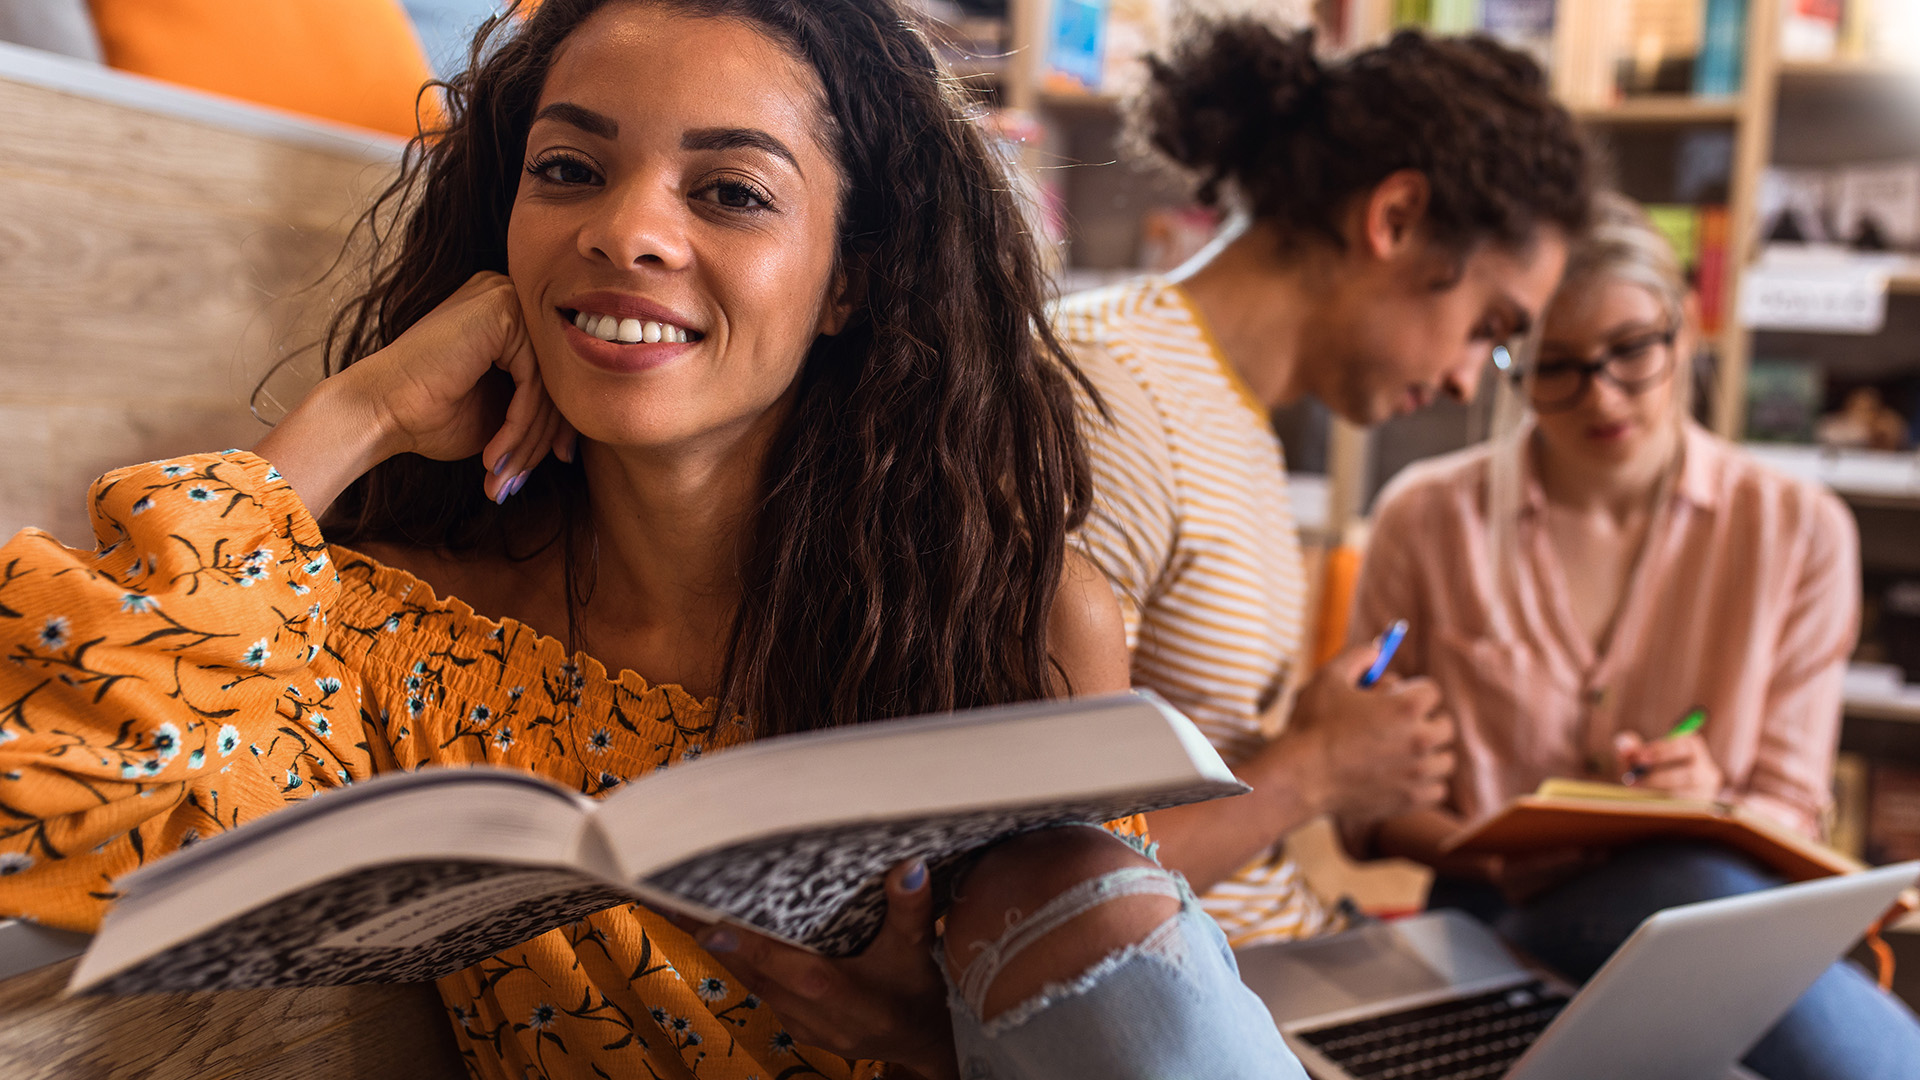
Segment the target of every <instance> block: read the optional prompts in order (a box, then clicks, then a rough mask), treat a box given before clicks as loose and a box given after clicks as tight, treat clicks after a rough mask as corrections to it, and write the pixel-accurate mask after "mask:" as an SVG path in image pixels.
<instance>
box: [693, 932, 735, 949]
mask: <svg viewBox="0 0 1920 1080" xmlns="http://www.w3.org/2000/svg"><path fill="white" fill-rule="evenodd" d="M700 947H701V948H703V949H706V950H707V951H708V952H711V953H730V952H732V951H733V950H735V949H737V948H739V947H740V939H739V938H737V937H734V936H733V931H731V930H714V931H711V932H710V933H708V934H707V936H706V937H705V938H703V939H701V941H700Z"/></svg>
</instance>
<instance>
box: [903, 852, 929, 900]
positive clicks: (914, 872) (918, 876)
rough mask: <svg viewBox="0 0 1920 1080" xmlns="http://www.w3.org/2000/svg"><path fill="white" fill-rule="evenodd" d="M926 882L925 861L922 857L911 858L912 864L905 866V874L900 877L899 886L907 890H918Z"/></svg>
mask: <svg viewBox="0 0 1920 1080" xmlns="http://www.w3.org/2000/svg"><path fill="white" fill-rule="evenodd" d="M926 883H927V863H926V860H924V859H915V860H913V865H912V866H909V867H907V872H906V874H904V875H903V876H902V877H901V878H900V887H901V888H903V889H905V890H907V891H908V892H919V891H920V887H921V886H923V885H925V884H926Z"/></svg>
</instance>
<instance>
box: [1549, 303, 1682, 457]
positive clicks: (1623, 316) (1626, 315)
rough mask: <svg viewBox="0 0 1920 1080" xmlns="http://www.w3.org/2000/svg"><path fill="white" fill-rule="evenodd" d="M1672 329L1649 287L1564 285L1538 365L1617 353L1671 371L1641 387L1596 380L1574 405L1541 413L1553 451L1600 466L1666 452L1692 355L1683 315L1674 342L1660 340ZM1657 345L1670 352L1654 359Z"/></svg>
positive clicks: (1551, 312) (1671, 321)
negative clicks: (1683, 362)
mask: <svg viewBox="0 0 1920 1080" xmlns="http://www.w3.org/2000/svg"><path fill="white" fill-rule="evenodd" d="M1675 329H1676V325H1675V319H1674V316H1673V315H1672V314H1671V313H1670V312H1669V311H1668V310H1667V307H1666V305H1665V304H1663V303H1661V301H1660V298H1659V297H1658V296H1656V295H1655V294H1654V293H1653V292H1652V291H1651V290H1649V289H1648V288H1647V287H1646V286H1644V285H1640V284H1637V283H1635V282H1631V281H1623V280H1621V279H1619V278H1611V277H1599V278H1594V279H1591V280H1589V281H1576V282H1573V283H1571V284H1570V285H1569V287H1568V288H1566V289H1563V290H1561V293H1560V295H1559V296H1558V297H1556V298H1555V299H1554V302H1553V306H1552V307H1551V308H1550V309H1548V311H1547V321H1546V326H1545V329H1544V331H1543V332H1542V335H1541V341H1540V358H1539V359H1540V363H1542V364H1547V363H1552V362H1556V361H1562V360H1568V359H1573V360H1588V361H1592V360H1597V359H1599V357H1600V355H1601V354H1602V353H1603V352H1606V351H1608V350H1613V351H1616V352H1618V353H1621V354H1623V356H1628V355H1629V354H1630V359H1631V362H1633V363H1638V364H1643V365H1648V364H1653V362H1654V361H1657V360H1660V359H1664V360H1665V361H1666V363H1665V364H1664V365H1655V366H1649V367H1648V370H1656V369H1657V370H1662V371H1664V372H1665V373H1666V374H1665V376H1664V377H1661V378H1658V379H1653V380H1649V381H1648V382H1647V384H1645V385H1643V386H1641V387H1640V388H1639V390H1638V392H1630V391H1629V390H1627V389H1624V388H1622V387H1621V386H1619V385H1617V384H1615V383H1614V382H1613V381H1611V380H1609V379H1605V378H1599V377H1595V378H1592V379H1590V380H1589V381H1588V384H1587V389H1586V392H1585V393H1584V394H1582V395H1581V396H1580V397H1579V399H1578V400H1577V401H1575V402H1574V403H1573V404H1572V405H1570V406H1568V407H1565V408H1560V409H1542V410H1540V411H1539V414H1538V420H1537V424H1538V430H1539V432H1540V437H1541V438H1542V439H1544V440H1545V441H1546V444H1547V449H1548V452H1549V453H1552V454H1554V455H1556V456H1564V457H1565V458H1566V459H1567V460H1571V461H1582V462H1587V463H1590V464H1595V465H1619V464H1626V463H1629V462H1633V461H1636V460H1639V459H1640V458H1641V457H1642V456H1644V455H1650V454H1663V453H1665V452H1667V448H1668V447H1669V446H1670V445H1671V440H1672V437H1673V434H1674V431H1675V425H1676V424H1677V422H1678V420H1679V409H1678V408H1677V406H1676V403H1675V393H1676V388H1677V387H1678V385H1679V378H1678V377H1677V376H1678V373H1679V372H1680V370H1681V369H1682V367H1683V365H1681V364H1680V363H1679V359H1680V358H1681V357H1685V356H1688V355H1690V352H1689V350H1690V349H1691V348H1692V336H1691V332H1690V328H1689V327H1688V326H1687V325H1686V321H1685V320H1684V319H1682V320H1679V326H1678V327H1677V329H1678V333H1677V334H1676V335H1675V336H1674V337H1673V338H1672V340H1671V342H1668V341H1666V340H1663V337H1664V335H1666V334H1668V333H1670V332H1673V331H1674V330H1675ZM1652 350H1657V351H1660V352H1664V353H1666V354H1667V355H1666V356H1665V357H1657V356H1655V357H1652V359H1651V360H1649V359H1647V357H1648V356H1649V355H1650V351H1652ZM1619 366H1620V365H1619V364H1616V367H1619Z"/></svg>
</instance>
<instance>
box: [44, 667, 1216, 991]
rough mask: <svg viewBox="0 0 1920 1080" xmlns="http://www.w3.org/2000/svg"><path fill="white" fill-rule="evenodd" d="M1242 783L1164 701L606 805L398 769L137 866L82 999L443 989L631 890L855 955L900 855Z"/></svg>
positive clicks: (916, 726) (815, 739)
mask: <svg viewBox="0 0 1920 1080" xmlns="http://www.w3.org/2000/svg"><path fill="white" fill-rule="evenodd" d="M1246 790H1248V789H1247V787H1246V786H1245V785H1244V784H1241V783H1240V782H1239V781H1238V780H1236V779H1234V776H1233V774H1232V773H1231V772H1229V771H1228V770H1227V767H1226V766H1225V765H1224V764H1222V763H1221V761H1220V758H1219V756H1218V755H1216V754H1215V753H1214V751H1213V748H1212V747H1210V746H1209V745H1207V741H1206V739H1205V738H1204V737H1203V736H1202V735H1201V734H1200V733H1199V731H1197V730H1196V729H1195V728H1194V726H1193V724H1192V722H1191V721H1189V720H1188V719H1187V718H1186V717H1184V716H1182V715H1181V714H1180V713H1179V712H1178V711H1176V710H1175V709H1174V708H1173V707H1171V706H1169V705H1168V704H1167V703H1166V702H1164V701H1162V700H1160V699H1159V698H1158V697H1156V696H1153V695H1152V694H1150V693H1145V692H1135V693H1132V694H1125V695H1118V696H1114V697H1105V698H1089V699H1082V700H1077V701H1064V702H1041V703H1034V704H1026V705H1018V706H1009V707H1001V708H992V709H980V710H974V711H969V712H961V713H952V714H946V715H940V716H929V717H920V718H915V719H909V720H892V721H885V722H881V723H874V724H863V725H859V726H857V727H849V728H840V729H836V730H832V731H820V732H808V733H804V734H799V735H788V736H781V737H778V738H770V739H763V740H760V741H758V742H754V743H750V744H747V745H745V746H741V747H738V748H734V749H729V750H726V751H723V752H717V753H713V754H711V755H709V756H707V757H705V758H703V759H701V760H699V761H694V762H689V763H687V764H684V765H679V766H676V767H674V768H672V769H668V770H665V771H663V772H660V773H657V774H653V775H649V776H646V777H645V778H642V779H638V780H636V781H634V782H633V783H631V784H629V785H628V786H627V787H626V788H624V789H623V790H621V791H619V792H618V793H616V794H614V795H612V796H609V797H608V798H606V799H604V800H602V801H599V802H596V801H594V800H591V799H588V798H586V797H584V796H582V795H579V794H577V793H575V792H572V791H568V790H566V789H563V788H561V787H559V786H558V785H556V784H553V783H550V782H548V781H546V780H544V779H541V778H539V777H535V776H532V775H530V774H527V773H524V772H517V771H510V770H506V769H494V768H487V767H477V768H462V769H428V770H423V771H419V772H413V773H399V774H394V775H390V776H383V777H378V778H376V779H374V780H372V781H369V782H367V783H363V784H356V785H353V786H352V787H348V788H345V789H342V790H338V791H333V792H328V793H325V794H321V795H318V796H315V797H314V798H312V799H309V800H308V801H306V802H305V803H301V804H298V805H295V806H290V807H288V808H287V809H285V810H280V811H276V812H274V813H273V814H270V815H268V816H267V817H265V818H262V819H260V820H258V821H254V822H250V823H248V824H246V825H244V826H242V827H240V828H238V829H235V830H233V831H232V832H229V833H224V834H222V835H220V836H216V837H214V838H212V839H209V840H207V841H205V842H203V843H200V844H197V845H195V846H193V847H191V848H188V849H186V850H184V851H182V852H180V853H178V854H176V855H173V856H171V857H169V858H166V859H163V860H160V861H159V862H157V863H154V864H153V865H151V866H148V867H146V868H144V869H141V870H139V871H136V872H135V873H133V874H130V875H128V876H127V877H126V878H124V879H122V880H121V881H120V882H118V885H119V888H120V890H121V893H122V896H121V898H120V900H119V901H118V902H117V903H116V904H115V906H114V908H113V909H112V910H111V911H110V912H109V913H108V915H107V918H106V921H105V923H104V925H102V927H101V929H100V933H99V935H98V936H96V937H95V939H94V942H93V945H92V947H91V948H89V949H88V951H87V954H86V956H85V957H84V958H83V959H82V960H81V962H80V965H79V967H78V968H77V969H76V970H75V972H74V977H73V983H72V989H73V990H74V991H76V992H83V993H142V992H150V991H160V990H214V989H235V988H242V987H264V986H312V985H328V984H338V983H354V982H401V981H413V980H421V979H433V978H438V977H440V976H442V975H446V974H449V973H451V972H454V971H458V970H460V969H462V968H464V967H467V966H469V965H471V964H473V963H475V962H477V961H479V960H481V959H483V958H485V957H487V956H490V955H492V954H493V953H495V952H498V951H499V950H501V949H504V948H508V947H510V946H512V945H514V944H517V943H519V942H521V941H525V940H527V939H528V938H531V937H534V936H536V935H538V934H541V933H544V932H545V931H548V930H551V929H553V928H554V927H557V926H563V925H566V924H567V923H570V922H573V921H575V920H578V919H580V918H582V917H584V916H586V915H588V914H591V913H593V912H595V911H599V910H601V909H603V908H606V907H610V906H613V905H616V904H620V903H625V902H629V901H635V900H638V901H641V902H643V903H645V904H647V905H649V906H651V907H655V908H657V909H660V910H664V911H677V912H682V913H685V914H688V915H691V916H694V917H696V918H700V919H705V920H717V921H730V922H737V923H740V924H743V925H746V926H748V927H749V928H751V929H753V930H756V931H758V932H760V933H763V934H768V935H771V936H774V937H778V938H782V939H784V940H786V941H789V942H792V943H795V944H799V945H802V946H805V947H808V948H811V949H816V950H818V951H820V952H822V953H826V954H828V955H836V956H838V955H848V954H851V953H855V952H858V951H859V950H860V949H861V948H863V947H864V946H865V944H866V943H867V942H868V941H869V940H871V939H872V937H873V935H874V933H876V932H877V931H878V929H879V926H880V922H881V920H882V918H883V917H884V915H885V911H886V894H885V889H884V884H883V880H882V879H883V877H884V875H885V874H886V872H887V871H888V870H889V869H890V868H892V867H893V866H894V865H896V864H897V863H899V862H901V861H903V860H906V859H910V858H913V857H914V856H920V857H922V858H924V859H925V860H926V861H927V865H928V867H929V869H930V870H931V871H932V873H933V885H934V888H935V889H936V892H935V896H940V895H943V894H944V888H945V886H946V885H947V884H948V883H949V882H950V880H951V878H952V876H953V874H954V873H955V872H956V871H957V870H958V869H959V868H960V866H961V863H962V860H963V858H964V857H965V856H966V854H967V853H968V852H970V851H973V850H975V849H978V848H980V847H983V846H985V845H987V844H990V843H992V842H994V841H995V840H998V839H1001V838H1003V837H1006V836H1009V835H1012V834H1014V833H1018V832H1024V831H1027V830H1031V829H1035V828H1042V827H1046V826H1050V825H1061V824H1067V823H1072V822H1090V823H1097V822H1102V821H1110V820H1113V819H1116V818H1122V817H1125V816H1127V815H1129V814H1133V813H1139V812H1142V811H1147V810H1155V809H1159V808H1162V807H1168V806H1178V805H1181V804H1183V803H1190V802H1199V801H1202V800H1205V799H1212V798H1218V797H1220V796H1223V795H1236V794H1240V793H1242V792H1245V791H1246Z"/></svg>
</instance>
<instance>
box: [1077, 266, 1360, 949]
mask: <svg viewBox="0 0 1920 1080" xmlns="http://www.w3.org/2000/svg"><path fill="white" fill-rule="evenodd" d="M1054 325H1055V329H1056V331H1057V332H1058V333H1059V334H1060V337H1061V340H1062V343H1063V344H1064V345H1065V346H1066V348H1067V350H1068V352H1069V353H1070V354H1071V355H1072V356H1073V358H1074V360H1075V362H1076V363H1078V364H1079V365H1080V368H1081V370H1082V371H1084V372H1085V373H1086V376H1087V378H1088V380H1089V381H1090V382H1091V383H1092V384H1093V385H1094V387H1095V389H1097V390H1098V391H1099V393H1100V396H1101V399H1102V400H1103V401H1104V403H1105V404H1106V407H1107V410H1108V411H1109V412H1110V413H1111V414H1112V419H1111V421H1108V420H1106V419H1103V418H1101V417H1100V416H1099V415H1098V414H1097V413H1096V412H1095V411H1094V410H1093V408H1092V405H1091V403H1090V402H1086V401H1084V400H1083V402H1082V408H1081V421H1082V429H1083V433H1084V435H1085V438H1086V440H1087V444H1088V455H1089V457H1090V458H1091V460H1092V466H1093V487H1094V504H1093V509H1092V512H1091V513H1090V515H1089V516H1088V520H1087V524H1086V525H1085V526H1084V529H1083V532H1082V535H1081V537H1080V538H1079V539H1080V544H1081V546H1082V547H1084V548H1085V550H1086V551H1087V553H1088V555H1089V556H1090V557H1091V558H1092V559H1093V560H1094V561H1095V562H1096V563H1098V564H1099V565H1100V567H1101V568H1102V569H1103V570H1104V571H1105V572H1106V573H1107V576H1108V577H1109V579H1110V580H1111V581H1112V582H1113V584H1114V589H1115V592H1116V593H1117V594H1118V595H1119V599H1120V606H1121V609H1122V611H1123V612H1124V614H1125V616H1126V627H1127V646H1128V648H1129V649H1130V650H1132V655H1133V682H1134V684H1135V685H1136V686H1145V687H1150V688H1152V689H1153V690H1155V691H1157V692H1159V693H1160V694H1161V695H1162V696H1164V697H1165V698H1166V699H1167V700H1168V701H1171V702H1172V703H1173V704H1174V705H1176V706H1178V707H1179V708H1180V709H1181V710H1182V711H1184V712H1185V713H1186V714H1187V715H1188V716H1191V717H1192V718H1193V720H1194V723H1195V724H1197V725H1198V726H1199V728H1200V730H1201V731H1202V732H1204V733H1205V734H1206V736H1207V738H1208V739H1209V740H1210V741H1211V742H1212V743H1213V745H1214V747H1215V749H1217V750H1219V751H1220V756H1221V757H1222V758H1224V759H1226V761H1227V762H1228V763H1230V764H1231V763H1233V762H1235V761H1238V760H1241V759H1243V758H1245V757H1247V756H1249V755H1251V754H1252V753H1253V752H1255V751H1256V750H1258V749H1259V747H1260V745H1261V742H1262V736H1261V729H1260V714H1261V713H1262V712H1263V711H1265V709H1266V707H1267V706H1268V705H1270V704H1271V703H1272V702H1273V700H1274V699H1275V698H1276V697H1277V696H1278V695H1279V694H1280V692H1281V691H1282V690H1283V689H1284V688H1285V685H1286V682H1287V679H1288V676H1289V674H1290V672H1291V668H1292V665H1293V664H1294V663H1295V661H1296V659H1297V658H1298V657H1299V655H1300V650H1301V647H1302V646H1301V627H1302V612H1303V610H1304V608H1305V606H1306V591H1307V584H1306V574H1305V570H1304V568H1303V566H1302V564H1301V561H1300V545H1299V539H1298V537H1297V536H1296V535H1295V532H1294V522H1293V512H1292V509H1291V507H1290V506H1289V505H1288V502H1287V491H1286V464H1285V460H1284V458H1283V456H1282V452H1281V447H1280V440H1279V439H1278V437H1276V436H1275V435H1274V433H1273V428H1272V427H1271V425H1270V424H1269V423H1268V419H1267V410H1266V409H1265V408H1264V407H1262V406H1261V405H1260V404H1259V403H1258V402H1257V401H1255V400H1254V398H1253V395H1252V393H1251V392H1250V391H1248V389H1247V387H1246V384H1245V383H1243V382H1242V381H1241V380H1240V378H1239V376H1238V375H1237V374H1235V373H1234V371H1233V369H1232V368H1231V367H1230V366H1229V365H1228V364H1227V362H1226V359H1225V358H1224V357H1223V356H1222V355H1221V353H1220V350H1219V348H1218V346H1217V345H1216V344H1215V343H1214V341H1213V339H1212V336H1211V335H1210V334H1209V333H1208V331H1207V329H1206V327H1205V325H1204V324H1203V323H1202V322H1201V320H1200V316H1199V314H1198V313H1197V312H1195V311H1194V309H1193V307H1192V306H1191V305H1190V304H1189V303H1188V302H1187V300H1186V297H1185V296H1184V295H1183V294H1182V293H1181V291H1180V289H1179V287H1178V286H1176V285H1174V284H1172V283H1171V282H1168V281H1166V280H1164V279H1161V278H1152V277H1150V278H1142V279H1137V280H1134V281H1129V282H1126V283H1124V284H1121V285H1116V286H1113V287H1110V288H1106V289H1098V290H1095V291H1092V292H1087V293H1081V294H1079V295H1077V296H1072V297H1069V298H1067V299H1066V300H1064V301H1062V303H1061V305H1060V307H1059V310H1058V311H1057V312H1056V315H1055V319H1054ZM1201 902H1202V904H1203V905H1204V906H1205V908H1206V910H1207V912H1208V914H1210V915H1212V916H1213V917H1214V918H1215V919H1216V920H1217V921H1218V922H1219V923H1220V925H1221V927H1222V928H1223V929H1224V930H1225V931H1226V933H1227V938H1228V940H1229V941H1231V942H1232V943H1233V945H1235V946H1236V947H1237V946H1241V945H1250V944H1255V943H1258V942H1263V941H1284V940H1290V939H1293V938H1299V937H1305V936H1308V935H1310V934H1314V933H1317V932H1320V931H1321V930H1324V929H1326V928H1328V926H1329V924H1330V922H1331V921H1332V920H1331V917H1330V915H1329V913H1328V912H1327V911H1326V909H1325V908H1324V907H1323V906H1322V905H1321V904H1320V902H1319V901H1318V900H1317V899H1316V898H1315V897H1314V895H1313V894H1312V893H1311V892H1310V891H1309V890H1308V889H1307V886H1306V883H1305V881H1303V880H1302V878H1301V875H1300V872H1299V869H1298V867H1296V866H1295V865H1294V864H1293V863H1292V862H1290V861H1288V860H1285V859H1282V858H1267V857H1263V858H1261V859H1260V860H1259V861H1257V862H1255V863H1253V864H1251V865H1249V866H1247V867H1245V868H1243V869H1242V870H1241V871H1240V872H1239V873H1238V874H1236V875H1234V876H1233V877H1232V878H1230V879H1228V880H1227V881H1224V882H1221V883H1220V884H1219V885H1216V886H1215V887H1214V888H1213V889H1211V890H1210V891H1209V892H1208V893H1207V894H1206V895H1205V896H1203V897H1202V898H1201Z"/></svg>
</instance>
